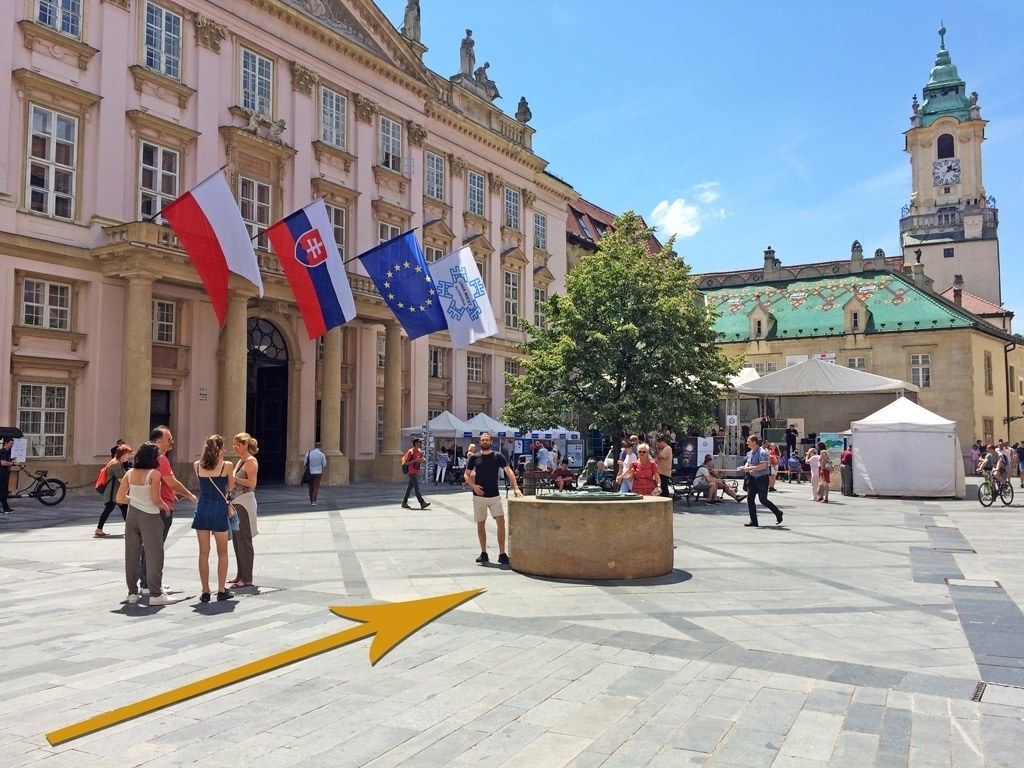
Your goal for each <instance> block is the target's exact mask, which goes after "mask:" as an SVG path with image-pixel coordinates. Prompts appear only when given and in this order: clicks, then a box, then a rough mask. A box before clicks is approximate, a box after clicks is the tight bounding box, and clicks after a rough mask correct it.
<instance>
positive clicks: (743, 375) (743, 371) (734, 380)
mask: <svg viewBox="0 0 1024 768" xmlns="http://www.w3.org/2000/svg"><path fill="white" fill-rule="evenodd" d="M759 378H761V375H760V374H759V373H758V372H757V370H756V369H755V368H753V367H752V366H749V365H745V366H743V367H742V368H740V372H739V373H737V374H736V375H734V376H730V377H729V384H730V385H731V386H732V387H733V389H735V388H736V387H738V386H740V385H741V384H749V383H750V382H752V381H754V380H755V379H759Z"/></svg>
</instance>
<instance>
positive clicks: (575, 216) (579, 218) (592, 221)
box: [565, 198, 661, 253]
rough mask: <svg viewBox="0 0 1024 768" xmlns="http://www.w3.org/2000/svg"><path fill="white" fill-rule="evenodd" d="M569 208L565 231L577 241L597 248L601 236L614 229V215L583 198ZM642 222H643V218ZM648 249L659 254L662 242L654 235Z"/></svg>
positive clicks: (645, 224) (575, 201) (645, 223)
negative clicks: (591, 244)
mask: <svg viewBox="0 0 1024 768" xmlns="http://www.w3.org/2000/svg"><path fill="white" fill-rule="evenodd" d="M568 207H569V215H568V217H566V221H565V229H566V232H567V233H568V235H570V236H571V237H575V238H576V239H577V240H582V241H584V242H587V243H593V244H594V246H595V247H596V246H597V241H598V240H600V239H601V235H603V234H604V232H605V230H608V229H613V228H614V227H613V225H614V223H615V214H614V213H611V212H609V211H606V210H605V209H604V208H601V207H600V206H597V205H594V204H593V203H591V202H589V201H587V200H584V199H583V198H580V199H579V200H573V201H572V202H571V203H569V206H568ZM640 220H641V221H643V217H642V216H641V217H640ZM644 226H647V222H644ZM647 249H648V250H649V251H650V252H651V253H657V252H658V251H660V250H661V242H660V241H659V240H658V239H657V238H656V237H654V236H653V235H652V236H651V239H650V242H648V244H647Z"/></svg>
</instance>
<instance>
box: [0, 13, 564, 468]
mask: <svg viewBox="0 0 1024 768" xmlns="http://www.w3.org/2000/svg"><path fill="white" fill-rule="evenodd" d="M0 29H3V30H6V31H5V32H3V33H2V34H3V36H4V41H3V44H2V45H0V71H6V72H7V73H9V74H8V75H7V76H5V77H4V79H3V82H2V85H0V102H2V103H3V104H5V105H6V107H7V109H6V111H7V115H8V118H7V119H5V120H2V121H0V148H2V151H3V152H4V154H3V156H2V158H0V323H2V326H3V327H5V328H9V329H10V331H9V332H4V333H3V334H0V361H2V362H0V403H2V404H3V410H4V413H3V416H0V424H2V423H7V424H13V425H18V426H21V427H22V428H23V429H24V431H25V432H26V433H27V435H28V436H29V437H30V456H32V458H31V459H30V461H31V463H32V465H33V466H35V467H48V468H50V469H51V471H53V472H54V473H56V474H58V475H59V476H60V477H62V478H64V479H67V480H69V481H73V482H75V483H82V482H86V481H88V480H91V479H92V477H93V476H94V475H95V472H96V467H97V466H98V465H99V464H101V463H102V461H103V460H104V459H105V458H106V457H107V456H108V450H109V447H110V446H111V445H112V444H113V441H114V440H115V439H116V438H118V437H123V438H126V439H127V440H128V441H129V442H131V443H132V444H133V445H137V444H138V443H139V442H140V441H143V440H144V439H145V437H146V435H147V432H148V430H149V429H150V427H151V426H153V425H155V424H157V423H167V424H169V425H170V426H171V428H172V429H173V430H174V432H175V439H176V442H177V454H176V456H175V459H176V461H177V463H178V465H179V466H181V465H182V464H184V463H185V462H187V461H189V460H190V457H192V456H194V455H195V454H196V453H197V451H198V449H199V447H200V445H201V444H202V440H203V439H204V438H205V436H206V435H208V434H210V433H212V432H220V433H223V434H225V435H232V434H234V433H236V432H238V431H241V430H243V429H245V430H248V431H250V432H252V433H253V434H254V435H255V436H256V437H258V438H259V440H260V443H261V448H262V451H261V455H260V460H261V477H262V478H265V479H266V480H268V481H282V480H283V481H286V482H296V481H297V479H298V476H299V474H300V473H301V461H302V456H303V454H304V452H305V451H306V450H307V449H308V448H309V447H310V445H311V444H312V443H313V441H314V439H315V438H316V436H317V435H318V436H319V438H320V439H321V441H322V442H323V446H324V450H325V451H326V452H327V454H328V456H329V457H330V476H329V482H332V483H345V482H348V481H349V480H350V478H351V479H370V478H376V479H395V478H396V476H397V477H400V475H399V474H398V473H399V468H398V461H397V454H398V453H399V452H400V451H401V449H402V446H401V444H400V430H401V428H402V427H403V426H408V425H410V424H419V423H422V422H423V421H425V420H426V419H427V418H428V417H429V416H432V415H434V414H435V413H437V412H440V411H441V410H442V409H449V410H451V411H452V412H453V413H455V414H456V415H457V416H460V417H463V418H466V417H469V416H472V415H473V414H475V413H477V412H478V411H485V412H487V413H490V414H492V415H497V413H498V412H499V411H500V409H501V407H502V405H503V403H504V400H505V384H504V377H505V373H506V371H509V370H515V367H516V365H517V363H516V354H517V346H518V345H519V344H520V343H521V342H522V341H523V340H524V338H525V336H524V334H523V332H522V331H521V330H519V328H518V326H519V325H520V321H521V319H522V318H529V319H530V320H533V319H534V318H535V315H534V302H535V299H542V298H545V297H546V295H547V293H548V292H551V291H557V290H560V289H561V288H562V286H563V285H564V278H565V271H566V253H565V251H566V242H565V237H564V233H565V227H566V206H567V203H568V202H569V201H570V200H572V199H575V198H576V197H577V196H576V194H575V193H574V191H573V190H572V188H571V187H570V186H568V185H567V184H565V183H564V182H562V181H560V180H559V179H557V178H556V177H554V176H552V175H550V174H548V173H546V172H545V170H544V169H545V166H546V165H547V163H546V162H545V161H544V160H543V159H541V158H540V157H538V156H537V155H535V154H534V153H533V151H532V150H531V140H532V134H533V129H532V128H531V127H529V126H528V125H527V124H526V121H527V120H528V116H527V115H526V114H522V115H520V117H521V120H516V119H513V118H512V117H509V116H507V115H505V114H504V113H503V112H502V111H501V110H500V109H498V108H497V107H496V106H495V105H494V104H493V103H492V99H491V98H489V96H492V95H493V93H491V92H489V91H488V90H486V88H485V87H481V86H478V85H476V84H475V83H474V80H473V78H470V77H466V76H464V75H456V76H454V77H451V78H449V77H445V76H442V75H438V74H436V73H434V72H432V71H430V70H428V69H427V68H426V67H425V66H424V65H423V63H422V54H423V52H424V50H425V48H424V46H423V45H422V43H420V41H419V29H418V24H417V25H416V27H415V28H414V29H408V30H406V29H404V28H403V32H402V33H400V32H398V31H397V30H396V28H395V26H394V25H393V24H392V22H391V21H389V20H388V19H387V18H386V17H385V16H384V15H383V14H382V12H381V11H380V10H379V9H378V8H377V7H376V5H374V3H372V2H370V0H217V2H213V1H212V0H209V1H207V0H10V2H4V3H0ZM268 30H272V32H269V33H268ZM461 32H462V30H457V31H453V34H452V39H453V43H452V61H453V67H452V69H457V68H459V67H456V66H455V64H454V63H455V62H457V61H458V57H457V55H456V54H457V51H456V44H455V43H454V40H456V39H457V38H458V37H459V36H460V35H461ZM481 58H483V57H482V56H481ZM459 69H461V70H464V69H465V65H464V64H463V66H462V67H461V68H459ZM485 77H486V73H485ZM477 82H480V81H477ZM483 82H484V83H486V82H489V81H487V80H485V81H483ZM491 85H492V86H493V83H491ZM221 166H225V172H226V174H227V177H228V180H229V183H230V185H231V187H232V189H233V190H234V192H235V194H236V196H237V199H238V201H239V206H240V209H241V211H242V214H243V218H244V219H245V220H246V222H247V224H248V226H249V227H250V230H251V231H252V232H253V233H254V234H256V233H257V232H259V231H261V230H262V229H263V228H265V227H266V226H267V225H269V224H271V223H273V222H275V221H277V220H278V219H279V218H281V217H282V216H283V215H285V214H287V213H289V212H291V211H292V210H294V209H296V208H298V207H300V206H302V205H304V204H305V203H307V202H309V201H310V200H311V199H312V198H313V197H314V196H322V197H323V198H325V200H326V202H327V204H328V205H329V206H330V207H329V210H330V212H331V215H332V217H333V221H334V224H335V235H336V238H337V240H338V243H339V245H340V246H341V248H342V251H343V255H344V257H345V258H351V257H353V256H355V255H356V254H358V253H360V252H362V251H364V250H366V249H368V248H370V247H372V246H373V245H375V244H377V243H378V242H380V241H381V240H383V239H389V238H390V237H392V236H394V235H395V234H398V233H399V232H401V231H404V230H406V229H409V228H412V227H417V228H419V230H418V232H419V234H420V236H421V238H422V243H423V245H424V248H425V252H426V254H427V257H428V259H434V258H438V257H439V256H440V255H442V254H444V253H447V252H448V251H449V250H451V249H453V248H454V247H457V246H460V245H462V244H466V245H469V246H470V247H471V248H472V250H473V253H474V255H475V257H476V261H477V262H478V264H479V266H480V271H481V273H482V274H483V276H484V280H485V284H486V287H487V290H488V294H489V296H490V299H491V302H492V304H493V307H494V312H495V316H496V317H497V318H498V324H499V327H500V328H501V330H500V333H499V335H498V336H497V337H494V338H491V339H488V340H487V341H486V342H482V343H479V344H477V345H475V346H474V347H473V348H471V349H470V350H468V351H457V350H453V349H452V348H451V347H450V345H449V343H448V337H447V334H438V335H436V336H432V337H430V338H423V339H418V340H416V341H415V342H410V341H409V340H408V339H407V338H405V337H403V335H402V334H401V331H400V328H399V326H398V325H397V324H396V323H395V322H394V319H393V316H392V315H391V314H390V312H389V311H388V310H387V308H386V307H385V306H384V305H383V304H382V303H381V301H380V299H379V297H378V296H377V294H376V292H375V289H374V288H373V286H372V284H371V283H370V281H369V279H368V278H367V277H366V276H365V273H363V272H362V271H361V269H360V267H359V266H358V262H354V263H352V264H350V265H349V266H348V269H349V271H350V279H351V282H352V286H353V291H354V294H355V297H356V304H357V309H358V315H359V316H358V318H357V319H356V320H355V321H354V322H352V323H349V324H348V325H346V326H345V327H344V328H343V329H336V330H335V331H332V332H330V333H328V334H327V336H326V337H325V338H324V339H323V341H322V342H321V343H318V342H313V341H310V340H308V338H307V337H306V335H305V333H304V330H303V326H302V322H301V319H300V318H299V316H298V314H297V312H296V309H295V304H294V301H293V299H292V296H291V292H290V290H289V288H288V286H287V284H286V283H285V281H284V278H283V277H282V275H281V273H280V269H279V267H278V264H277V259H276V256H275V255H274V254H273V253H271V252H270V251H269V250H268V246H267V244H266V242H265V238H264V237H262V236H261V237H260V238H259V239H258V241H257V246H258V247H257V255H258V257H259V259H260V264H261V268H262V271H263V280H264V284H265V288H266V295H265V296H264V297H263V298H262V299H258V298H257V297H256V296H255V294H254V291H253V289H252V287H251V286H249V285H248V284H247V283H244V282H238V283H234V282H233V283H232V286H231V294H230V299H229V309H228V317H227V322H226V324H225V326H224V328H223V329H221V328H219V327H218V325H217V322H216V319H215V317H214V314H213V311H212V308H211V306H210V304H209V302H208V301H207V299H206V297H205V295H204V293H203V292H202V289H201V287H200V285H199V282H198V278H197V276H196V274H195V271H194V270H193V269H192V267H191V265H190V264H189V262H188V261H187V258H186V257H185V255H184V253H183V252H182V251H181V250H180V248H178V246H177V243H176V240H175V238H174V236H173V233H172V232H171V231H170V230H169V229H167V228H165V227H163V226H161V225H160V224H158V223H150V222H148V221H144V219H145V218H146V217H148V216H150V215H152V214H154V213H156V212H157V211H158V210H159V209H160V207H161V206H162V205H163V204H164V203H166V202H168V201H170V200H171V199H173V198H174V197H175V196H176V195H178V194H180V193H182V192H184V191H185V190H187V189H188V188H189V187H190V186H192V185H193V184H195V183H196V182H197V181H198V180H201V179H202V178H204V177H205V176H207V175H209V174H210V173H212V172H214V171H215V170H216V169H217V168H219V167H221ZM235 279H236V278H235V277H234V276H233V277H232V280H235Z"/></svg>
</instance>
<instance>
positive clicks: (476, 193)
mask: <svg viewBox="0 0 1024 768" xmlns="http://www.w3.org/2000/svg"><path fill="white" fill-rule="evenodd" d="M466 190H467V192H466V209H467V210H468V211H469V212H470V213H472V214H474V215H476V216H486V215H487V214H485V213H484V210H485V209H484V201H485V199H486V191H487V180H486V179H485V178H484V175H483V174H482V173H477V172H476V171H469V173H467V174H466Z"/></svg>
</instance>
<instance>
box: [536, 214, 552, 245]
mask: <svg viewBox="0 0 1024 768" xmlns="http://www.w3.org/2000/svg"><path fill="white" fill-rule="evenodd" d="M533 247H534V248H537V249H538V250H541V251H546V250H547V249H548V217H547V216H545V215H544V214H543V213H536V212H534V214H533Z"/></svg>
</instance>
